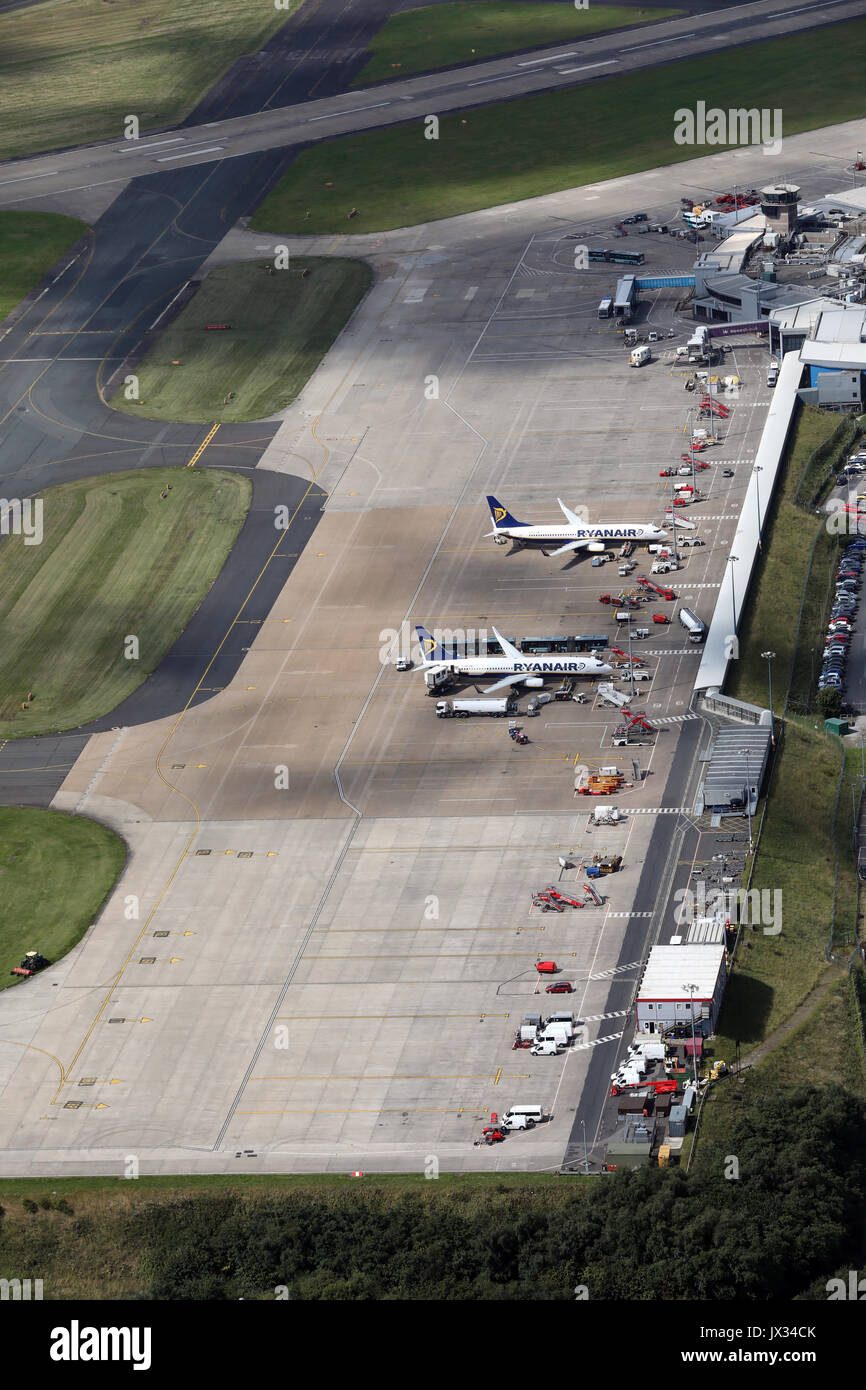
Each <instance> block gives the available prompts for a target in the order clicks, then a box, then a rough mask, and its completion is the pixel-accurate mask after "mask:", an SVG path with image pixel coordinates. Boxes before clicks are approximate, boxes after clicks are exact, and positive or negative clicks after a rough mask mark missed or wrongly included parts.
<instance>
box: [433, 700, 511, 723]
mask: <svg viewBox="0 0 866 1390" xmlns="http://www.w3.org/2000/svg"><path fill="white" fill-rule="evenodd" d="M516 712H517V701H516V700H515V699H513V698H512V699H509V698H507V697H506V698H504V699H500V700H438V701H437V703H436V718H437V719H468V718H469V716H470V714H487V715H491V716H492V717H493V718H494V719H504V717H505V716H506V715H507V714H516Z"/></svg>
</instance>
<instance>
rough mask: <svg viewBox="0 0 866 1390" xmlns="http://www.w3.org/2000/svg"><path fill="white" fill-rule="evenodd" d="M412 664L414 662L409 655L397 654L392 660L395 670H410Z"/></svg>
mask: <svg viewBox="0 0 866 1390" xmlns="http://www.w3.org/2000/svg"><path fill="white" fill-rule="evenodd" d="M414 664H415V663H414V662H413V661H412V659H411V658H410V657H408V656H398V657H397V660H396V661H395V662H394V668H395V670H397V671H411V670H412V667H413V666H414Z"/></svg>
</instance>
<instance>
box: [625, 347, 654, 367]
mask: <svg viewBox="0 0 866 1390" xmlns="http://www.w3.org/2000/svg"><path fill="white" fill-rule="evenodd" d="M651 360H652V349H651V348H648V347H647V345H646V343H641V345H640V347H636V348H634V349H633V350H632V353H631V355H630V357H629V359H628V364H629V366H630V367H642V366H643V365H644V363H646V362H650V361H651Z"/></svg>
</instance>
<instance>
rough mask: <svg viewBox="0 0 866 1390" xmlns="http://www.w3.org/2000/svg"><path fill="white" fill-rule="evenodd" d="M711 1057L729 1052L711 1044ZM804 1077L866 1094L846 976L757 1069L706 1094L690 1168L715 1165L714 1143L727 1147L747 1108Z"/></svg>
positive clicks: (726, 1055)
mask: <svg viewBox="0 0 866 1390" xmlns="http://www.w3.org/2000/svg"><path fill="white" fill-rule="evenodd" d="M713 1056H714V1057H724V1058H725V1060H726V1061H727V1062H728V1063H729V1064H730V1063H732V1062H733V1061H734V1055H733V1052H732V1051H731V1050H730V1048H729V1047H725V1046H724V1045H723V1044H718V1043H717V1044H714V1046H713ZM798 1081H804V1082H807V1083H809V1084H812V1085H815V1086H826V1085H830V1084H831V1083H833V1082H837V1083H841V1084H842V1085H843V1086H845V1087H846V1089H847V1090H849V1091H853V1092H854V1094H855V1095H861V1096H862V1095H866V1079H864V1065H863V1049H862V1044H861V1041H860V1033H859V1029H858V1026H857V1021H856V1005H855V1003H854V1000H853V992H852V988H851V981H850V979H847V978H846V979H844V980H839V981H838V983H837V984H835V985H834V986H833V988H832V989H831V990H830V991H829V992H828V993H827V995H825V997H824V998H823V999H822V1000H821V1001H820V1003H819V1004H818V1005H817V1006H816V1008H815V1010H814V1011H813V1012H812V1013H811V1014H810V1016H809V1017H808V1018H807V1019H806V1020H805V1022H804V1023H801V1024H800V1026H799V1028H797V1029H795V1030H794V1031H793V1032H792V1033H790V1034H789V1035H788V1036H787V1037H786V1038H785V1039H784V1041H783V1043H782V1044H781V1046H779V1047H778V1048H776V1049H774V1051H773V1052H771V1053H770V1054H769V1056H768V1057H766V1058H765V1059H764V1060H763V1061H762V1062H761V1063H760V1064H759V1065H758V1066H757V1067H755V1068H754V1069H753V1070H750V1071H747V1072H745V1073H744V1074H743V1080H742V1081H737V1080H736V1079H735V1078H734V1077H730V1078H728V1079H727V1080H725V1081H723V1082H722V1083H721V1084H720V1085H718V1086H715V1087H714V1088H713V1090H712V1092H711V1097H712V1098H711V1099H708V1100H707V1102H706V1104H705V1105H704V1108H703V1112H702V1114H701V1124H700V1130H699V1133H698V1147H697V1151H696V1154H695V1158H694V1161H693V1164H692V1170H691V1171H692V1172H700V1171H701V1168H702V1167H703V1168H705V1169H709V1167H710V1165H713V1164H717V1163H718V1151H717V1146H718V1145H721V1146H722V1147H724V1148H727V1147H728V1145H727V1143H726V1136H727V1135H728V1134H729V1132H730V1130H731V1128H732V1126H733V1125H734V1124H736V1123H737V1122H738V1121H739V1120H740V1119H741V1117H742V1115H743V1113H744V1112H746V1111H748V1110H749V1109H752V1110H755V1109H760V1107H761V1106H762V1104H763V1102H764V1100H765V1099H770V1098H772V1097H773V1096H775V1095H777V1094H778V1091H779V1089H780V1087H784V1086H792V1085H796V1084H797V1082H798Z"/></svg>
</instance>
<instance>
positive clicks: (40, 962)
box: [9, 951, 51, 978]
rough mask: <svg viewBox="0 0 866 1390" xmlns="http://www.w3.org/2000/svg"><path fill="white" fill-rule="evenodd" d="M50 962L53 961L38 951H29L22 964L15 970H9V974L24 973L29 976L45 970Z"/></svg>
mask: <svg viewBox="0 0 866 1390" xmlns="http://www.w3.org/2000/svg"><path fill="white" fill-rule="evenodd" d="M50 964H51V961H50V960H46V959H45V957H44V956H42V955H40V954H39V952H38V951H28V952H27V954H26V956H25V957H24V959H23V960H22V962H21V964H20V965H16V966H15V968H14V970H10V971H9V974H10V975H23V976H24V977H25V978H28V977H29V976H30V975H35V974H36V973H37V971H39V970H44V969H45V967H46V965H50Z"/></svg>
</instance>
